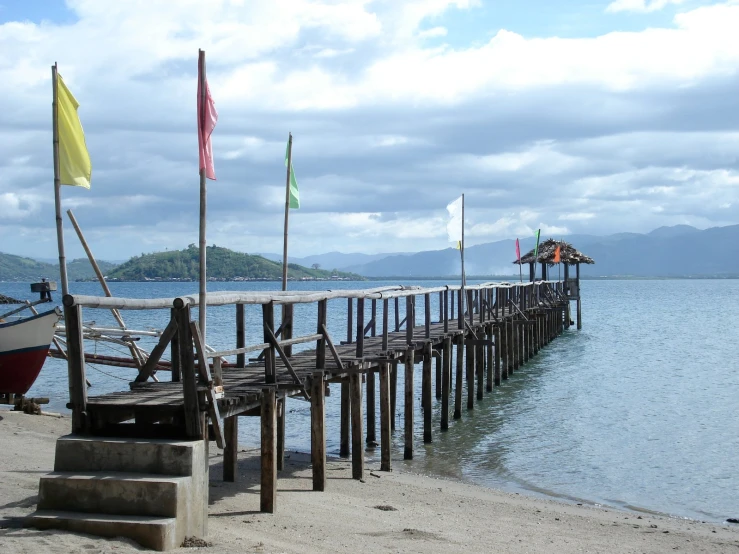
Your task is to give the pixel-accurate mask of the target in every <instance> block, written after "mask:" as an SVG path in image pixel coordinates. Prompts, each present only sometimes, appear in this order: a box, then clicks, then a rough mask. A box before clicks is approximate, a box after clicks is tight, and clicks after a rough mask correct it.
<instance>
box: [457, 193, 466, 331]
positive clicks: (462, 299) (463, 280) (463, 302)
mask: <svg viewBox="0 0 739 554" xmlns="http://www.w3.org/2000/svg"><path fill="white" fill-rule="evenodd" d="M460 250H461V256H462V290H461V292H462V294H461V296H460V299H459V311H460V312H461V314H462V319H461V320H460V321H461V323H462V325H461V326H460V329H464V306H465V301H466V297H465V290H464V287H465V285H466V284H467V278H466V275H465V272H464V194H462V248H460Z"/></svg>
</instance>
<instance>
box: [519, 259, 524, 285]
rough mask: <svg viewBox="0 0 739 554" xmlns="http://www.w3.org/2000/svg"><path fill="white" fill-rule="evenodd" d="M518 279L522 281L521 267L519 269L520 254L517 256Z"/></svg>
mask: <svg viewBox="0 0 739 554" xmlns="http://www.w3.org/2000/svg"><path fill="white" fill-rule="evenodd" d="M518 280H519V281H520V282H521V283H523V269H521V256H520V255H519V256H518Z"/></svg>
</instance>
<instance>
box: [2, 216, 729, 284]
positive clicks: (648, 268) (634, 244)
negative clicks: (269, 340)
mask: <svg viewBox="0 0 739 554" xmlns="http://www.w3.org/2000/svg"><path fill="white" fill-rule="evenodd" d="M541 238H542V240H544V239H545V238H548V237H546V236H544V235H542V237H541ZM554 238H561V239H563V240H566V241H567V242H569V243H571V244H572V245H573V246H574V247H575V248H577V249H578V250H580V251H581V252H583V253H585V254H587V255H588V256H590V257H591V258H593V259H594V260H595V265H584V266H582V267H581V275H582V276H583V277H739V256H737V254H739V225H730V226H726V227H712V228H710V229H704V230H700V229H696V228H695V227H691V226H689V225H675V226H672V227H660V228H658V229H655V230H654V231H651V232H649V233H616V234H612V235H606V236H597V235H586V234H576V235H567V236H564V237H554ZM533 248H534V239H533V237H527V238H525V239H521V253H522V254H525V253H526V252H528V251H529V250H531V249H533ZM191 250H192V249H191V248H188V249H187V250H183V251H181V252H179V253H178V254H177V256H175V253H171V254H167V253H158V254H152V255H147V256H146V257H136V258H132V259H131V260H129V261H128V262H124V263H123V264H121V265H120V266H118V267H119V269H115V268H116V266H117V265H118V264H114V263H110V262H104V261H100V262H99V264H100V266H101V269H102V271H103V273H104V274H106V275H109V276H110V277H115V278H119V279H124V280H139V279H143V278H147V279H149V278H181V279H191V278H193V275H194V274H193V267H192V263H191V262H192V258H193V256H192V255H191V254H192V252H191ZM214 253H215V252H214ZM219 253H220V249H219ZM220 254H222V255H220ZM220 254H219V255H220V258H219V256H215V257H214V259H213V260H212V261H211V260H209V263H208V266H209V276H210V277H213V278H225V279H229V278H234V277H235V276H244V277H248V278H276V277H275V276H276V275H277V273H279V271H278V270H279V264H278V263H275V261H279V260H281V259H282V256H280V255H278V254H262V255H256V256H248V255H247V254H240V253H235V252H230V251H229V252H225V249H224V253H220ZM459 254H460V252H459V250H455V249H453V248H445V249H442V250H427V251H423V252H416V253H400V254H398V253H396V254H388V253H385V254H361V253H350V254H343V253H341V252H329V253H326V254H317V255H312V256H306V257H303V258H292V257H291V258H289V261H290V266H289V267H290V271H291V276H293V275H294V277H293V278H298V279H300V278H326V277H327V276H330V275H331V274H332V273H337V272H341V273H339V274H338V275H339V276H341V277H343V278H347V277H348V276H349V275H348V274H356V275H361V276H363V277H369V278H381V277H387V278H404V279H407V278H429V277H453V276H454V277H459V275H460V255H459ZM209 256H210V254H209ZM515 257H516V256H515V241H514V240H512V239H508V240H500V241H496V242H489V243H484V244H478V245H475V246H469V247H467V248H466V249H465V269H466V272H467V275H468V276H515V275H517V274H518V266H516V265H515V264H513V261H514V260H515ZM219 259H220V261H219ZM260 260H261V261H260ZM133 262H136V263H133ZM221 262H222V263H221ZM220 266H223V267H220ZM301 266H302V267H301ZM316 266H318V267H316ZM318 269H321V270H323V271H318ZM68 272H69V278H70V280H80V279H92V278H94V273H93V271H92V267H90V264H89V262H88V261H87V260H86V259H79V260H73V261H71V262H69V264H68ZM162 272H164V273H162ZM527 272H528V268H524V273H525V274H526V273H527ZM165 273H166V275H164V274H165ZM58 275H59V268H58V265H55V264H50V263H45V262H41V261H38V260H33V259H30V258H23V257H20V256H14V255H11V254H3V253H0V281H37V280H39V279H40V278H41V277H47V278H50V279H58Z"/></svg>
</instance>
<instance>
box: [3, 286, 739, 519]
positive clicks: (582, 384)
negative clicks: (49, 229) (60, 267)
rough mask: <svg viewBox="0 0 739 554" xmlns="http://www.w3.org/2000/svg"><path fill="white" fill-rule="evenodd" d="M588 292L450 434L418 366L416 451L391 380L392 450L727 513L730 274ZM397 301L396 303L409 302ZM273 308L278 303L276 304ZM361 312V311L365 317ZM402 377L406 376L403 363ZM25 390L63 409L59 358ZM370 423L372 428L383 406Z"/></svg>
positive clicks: (294, 409) (107, 387)
mask: <svg viewBox="0 0 739 554" xmlns="http://www.w3.org/2000/svg"><path fill="white" fill-rule="evenodd" d="M384 284H391V283H381V282H331V283H327V282H311V283H290V288H292V289H296V290H298V289H300V290H325V289H329V288H330V289H334V290H336V289H340V288H368V287H374V286H382V285H384ZM392 284H397V283H396V282H393V283H392ZM400 284H405V285H407V284H418V285H422V286H433V285H436V284H440V283H439V282H431V281H422V282H418V283H410V282H403V283H400ZM110 286H111V289H112V291H113V294H114V295H116V296H130V297H139V298H153V297H174V296H177V295H180V294H192V293H195V292H196V291H197V283H111V284H110ZM278 286H279V285H278V284H277V283H209V290H273V289H275V288H276V287H278ZM71 289H72V291H73V292H74V293H76V294H95V295H98V294H99V286H98V285H97V284H94V283H72V285H71ZM0 290H2V292H3V293H4V294H6V295H10V296H14V297H21V298H32V297H31V296H30V293H28V292H27V291H28V285H27V284H17V283H2V284H0ZM581 292H582V298H583V328H582V330H580V331H578V330H576V329H575V327H574V326H573V327H572V328H571V329H570V330H568V331H565V333H564V334H563V335H562V336H560V337H559V338H557V339H556V340H555V341H553V342H552V343H550V344H549V345H548V346H547V347H545V348H544V349H543V350H541V351H540V353H539V355H537V356H536V357H534V358H533V359H531V360H530V361H529V362H528V363H527V364H525V365H524V366H522V368H521V369H520V370H519V371H517V372H516V373H515V374H514V375H513V376H512V377H511V378H510V379H508V380H507V381H504V382H503V385H502V386H501V387H499V388H497V387H496V388H495V390H494V392H493V393H486V394H485V398H484V400H483V401H482V402H476V403H475V407H474V409H473V410H471V411H467V409H466V391H465V392H463V398H465V403H464V405H463V407H462V419H461V420H459V421H454V420H451V421H450V427H449V430H448V431H446V432H443V433H442V432H440V430H439V418H440V414H439V411H440V406H441V402H440V401H438V400H436V399H434V401H433V402H434V405H433V410H434V413H433V443H432V444H430V445H425V444H423V442H422V429H421V426H422V421H423V418H422V414H421V411H420V398H418V397H419V395H420V391H421V386H420V385H421V383H420V379H421V372H420V365H419V366H418V367H417V370H416V372H415V375H416V379H417V383H415V389H414V390H415V391H416V397H417V402H416V404H415V407H416V415H415V422H416V441H415V445H414V446H415V452H414V459H413V460H412V461H409V462H404V461H403V460H402V452H403V449H402V443H403V420H402V414H403V394H400V393H399V394H398V404H397V414H396V418H397V419H396V429H397V430H396V432H395V434H394V436H393V441H394V445H393V463H394V464H396V465H398V464H403V465H404V466H406V467H407V468H408V469H409V470H411V471H417V472H421V473H427V474H431V475H441V476H447V477H453V478H458V479H462V480H465V481H468V482H472V483H477V484H481V485H485V486H491V487H497V488H503V489H507V490H516V491H521V490H527V491H531V492H533V493H535V494H544V495H549V496H554V497H558V498H563V499H569V500H573V501H578V502H591V503H598V504H603V505H612V506H618V507H622V508H627V509H632V510H639V511H648V512H649V511H653V512H657V513H664V514H670V515H674V516H678V517H688V518H693V519H698V520H707V521H723V520H724V519H726V518H727V517H736V516H737V514H739V471H737V467H736V459H737V456H738V455H739V417H738V416H737V414H739V371H738V370H739V362H737V342H739V332H737V328H736V326H735V323H734V322H735V321H736V314H737V313H739V281H737V280H629V281H626V280H624V281H616V280H604V281H583V282H582V283H581ZM432 300H433V303H432V308H431V313H432V317H433V318H436V317H438V316H437V314H438V297H436V296H435V295H434V296H432ZM400 304H401V312H402V311H403V304H404V303H403V302H401V303H400ZM422 304H423V297H419V298H418V307H417V311H418V315H417V318H418V319H417V321H418V322H419V324H420V322H422V321H423V305H422ZM329 305H330V307H329V315H330V319H329V325H328V327H329V331H330V332H331V335H332V336H333V337H334V340H335V341H336V342H338V341H339V340H346V338H347V332H346V301H345V300H341V301H340V300H332V301H330V302H329ZM391 305H392V303H391ZM573 308H574V304H573ZM366 309H367V310H369V302H367V307H366ZM275 312H276V314H277V315H278V316H279V310H275ZM315 312H316V305H315V304H312V305H304V306H297V307H296V308H295V331H294V335H295V336H297V335H299V334H312V333H314V332H315V324H316V313H315ZM122 315H123V317H124V319H125V320H126V323H127V324H128V325H129V326H130V327H135V328H139V329H147V328H153V327H158V328H163V326H164V325H165V324H166V321H167V318H168V313H167V312H166V311H158V312H138V311H124V312H122ZM402 317H403V315H401V319H402ZM573 317H574V309H573ZM83 318H84V321H85V322H86V323H88V324H92V323H93V322H94V323H96V324H98V325H111V324H113V320H112V318H111V316H110V314H109V313H108V312H106V311H103V310H88V309H85V310H84V315H83ZM369 319H370V316H369V313H368V314H367V316H366V318H365V322H368V321H369ZM233 322H234V308H233V306H231V307H223V308H212V309H211V310H209V312H208V326H207V333H208V342H209V343H210V344H212V345H213V346H215V347H216V348H233V347H234V344H235V330H234V323H233ZM260 322H261V312H260V310H259V307H252V308H249V309H247V343H251V342H261V340H262V339H261V336H259V325H260ZM391 322H392V317H391ZM391 324H392V323H391ZM379 329H380V327H379V325H378V330H379ZM152 340H153V339H142V346H145V347H147V348H151V346H152V344H153V342H152ZM310 346H311V345H306V346H305V347H310ZM86 348H87V349H88V351H91V352H92V351H95V350H96V349H97V351H99V352H101V353H103V352H105V353H107V354H111V353H112V354H115V353H119V354H120V355H126V349H125V348H122V347H120V346H117V345H112V346H111V347H109V346H105V345H103V344H99V345H87V346H86ZM110 348H112V349H113V350H111V349H110ZM299 348H301V347H296V350H297V349H299ZM87 376H88V379H89V380H90V381H91V382H92V385H93V386H92V388H91V389H90V390H89V394H90V395H94V394H102V393H105V392H110V391H115V390H127V387H128V382H129V381H131V380H132V379H133V377H134V376H135V370H126V369H120V368H114V367H106V366H95V365H88V369H87ZM159 377H160V378H162V379H166V378H167V375H166V374H163V373H160V374H159ZM331 389H332V394H331V396H330V397H328V398H327V399H326V402H327V412H326V424H327V449H328V453H329V455H338V451H339V405H340V394H339V387H338V385H332V387H331ZM398 390H399V392H401V391H402V390H403V372H402V371H401V372H399V383H398ZM29 395H31V396H48V397H50V398H51V404H50V406H49V409H50V410H55V411H63V412H64V411H66V408H65V404H66V402H67V398H68V385H67V370H66V364H65V363H64V362H62V361H58V360H51V359H50V360H49V361H48V362H47V363H46V365H45V366H44V369H43V370H42V372H41V375H40V377H39V379H38V380H37V381H36V383H35V385H34V386H33V388H32V389H31V391H29ZM378 399H379V395H378ZM452 404H453V402H450V407H451V405H452ZM287 410H288V414H287V418H288V419H287V436H286V448H287V449H288V450H300V451H308V450H309V449H310V408H309V404H308V403H307V402H305V401H302V400H299V399H290V400H289V401H288V404H287ZM377 421H378V431H377V434H378V437H377V438H378V439H379V413H378V415H377ZM241 422H242V423H241V425H240V440H241V442H242V444H243V445H245V446H246V447H249V446H252V447H255V446H257V445H258V437H259V432H258V431H259V428H258V418H242V419H241ZM366 456H367V458H368V459H369V460H370V461H372V462H375V461H378V460H379V448H375V449H368V450H367V451H366Z"/></svg>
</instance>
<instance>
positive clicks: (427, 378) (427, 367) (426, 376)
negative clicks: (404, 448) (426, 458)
mask: <svg viewBox="0 0 739 554" xmlns="http://www.w3.org/2000/svg"><path fill="white" fill-rule="evenodd" d="M423 350H424V353H423V384H424V386H423V387H422V389H423V390H422V393H423V403H422V406H423V442H425V443H427V444H428V443H430V442H431V402H432V401H431V361H432V358H433V355H432V353H431V351H432V348H431V341H428V342H427V343H426V344H425V345H424V347H423Z"/></svg>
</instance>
